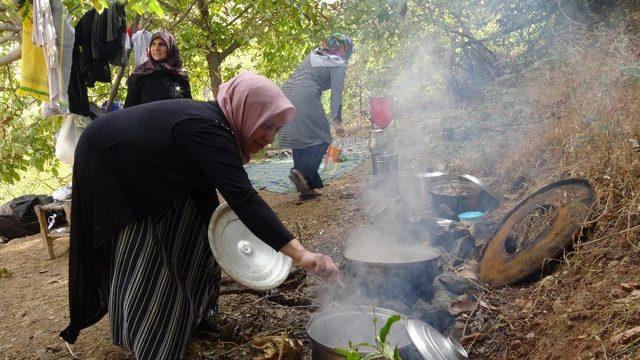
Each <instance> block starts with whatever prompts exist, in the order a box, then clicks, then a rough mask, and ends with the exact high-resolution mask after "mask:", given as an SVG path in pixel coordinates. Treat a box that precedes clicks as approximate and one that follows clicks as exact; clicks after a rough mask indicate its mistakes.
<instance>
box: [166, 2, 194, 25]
mask: <svg viewBox="0 0 640 360" xmlns="http://www.w3.org/2000/svg"><path fill="white" fill-rule="evenodd" d="M195 4H196V3H195V2H192V3H191V5H189V8H188V9H187V11H185V12H184V14H182V16H180V17H179V18H178V20H176V21H175V22H174V23H173V24H171V25H170V26H169V28H168V29H167V30H173V29H174V28H175V27H176V26H178V25H179V24H180V23H181V22H183V21H184V19H186V18H187V16H189V13H190V12H191V9H193V6H194V5H195Z"/></svg>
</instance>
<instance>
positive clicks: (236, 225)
mask: <svg viewBox="0 0 640 360" xmlns="http://www.w3.org/2000/svg"><path fill="white" fill-rule="evenodd" d="M209 246H210V247H211V251H212V252H213V256H214V258H215V259H216V261H217V262H218V264H219V265H220V267H221V268H222V270H224V272H225V273H226V274H227V275H229V277H231V278H232V279H233V280H235V281H236V282H238V283H240V284H242V285H244V286H246V287H248V288H251V289H255V290H269V289H273V288H276V287H278V286H279V285H280V284H282V283H283V282H284V281H285V280H286V278H287V276H288V275H289V271H290V270H291V263H292V260H291V258H290V257H288V256H286V255H284V254H282V253H280V252H277V251H275V250H273V248H271V247H270V246H269V245H267V244H266V243H265V242H263V241H262V240H260V239H258V238H257V237H256V236H255V235H254V234H253V233H252V232H251V230H249V229H248V228H247V227H246V226H245V225H244V224H243V223H242V221H240V219H239V218H238V216H237V215H236V214H235V213H234V212H233V210H231V207H230V206H229V205H228V204H227V203H226V202H225V203H222V204H221V205H220V206H218V208H217V209H216V211H214V212H213V215H212V216H211V221H210V222H209Z"/></svg>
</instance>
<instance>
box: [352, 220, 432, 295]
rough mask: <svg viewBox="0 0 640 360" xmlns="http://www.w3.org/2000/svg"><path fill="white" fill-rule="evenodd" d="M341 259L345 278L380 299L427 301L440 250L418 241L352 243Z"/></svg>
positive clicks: (430, 293)
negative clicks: (419, 243) (412, 242)
mask: <svg viewBox="0 0 640 360" xmlns="http://www.w3.org/2000/svg"><path fill="white" fill-rule="evenodd" d="M364 234H366V232H365V233H364ZM344 258H345V260H346V264H345V265H346V267H345V270H346V271H345V275H346V279H347V280H348V281H350V282H351V283H352V284H353V285H354V286H357V287H358V288H359V289H362V290H363V291H364V292H365V293H367V294H368V295H371V296H375V297H378V298H380V299H403V300H404V301H405V302H406V303H414V302H415V301H416V300H417V299H418V298H422V299H425V300H430V299H431V298H432V297H433V293H432V287H433V279H435V277H436V276H437V275H438V274H439V273H440V272H442V270H441V267H440V262H439V259H440V253H439V252H438V251H437V250H436V249H435V248H430V247H427V246H424V245H418V244H403V243H385V244H384V245H383V244H373V245H372V244H370V243H366V242H361V243H355V244H352V245H350V246H348V247H347V248H346V249H345V251H344Z"/></svg>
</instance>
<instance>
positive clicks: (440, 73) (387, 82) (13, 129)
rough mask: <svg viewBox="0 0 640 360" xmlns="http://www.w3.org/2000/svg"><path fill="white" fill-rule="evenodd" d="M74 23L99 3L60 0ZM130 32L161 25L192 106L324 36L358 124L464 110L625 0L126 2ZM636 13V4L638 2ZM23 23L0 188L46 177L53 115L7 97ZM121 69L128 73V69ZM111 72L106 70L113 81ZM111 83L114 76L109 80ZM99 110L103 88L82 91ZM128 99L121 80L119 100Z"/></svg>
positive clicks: (7, 70)
mask: <svg viewBox="0 0 640 360" xmlns="http://www.w3.org/2000/svg"><path fill="white" fill-rule="evenodd" d="M64 4H65V6H66V7H67V9H68V10H69V12H70V15H71V18H72V24H74V25H75V22H76V21H77V20H78V19H79V18H80V17H81V16H82V15H83V14H84V13H85V12H86V11H87V10H89V9H91V8H92V7H93V8H96V9H97V10H102V9H103V8H104V7H106V6H107V5H108V4H107V2H106V0H92V1H91V2H84V1H81V0H69V1H64ZM125 4H126V10H127V17H128V24H129V26H131V25H130V24H133V23H134V22H136V21H140V23H142V24H144V25H145V26H146V28H148V29H150V30H155V29H166V30H169V31H171V32H172V33H173V34H174V35H175V36H176V38H177V40H178V46H179V48H180V51H181V53H182V55H183V58H184V60H185V69H186V70H187V71H188V73H189V77H190V79H191V83H192V94H193V96H194V98H196V99H205V98H207V97H211V96H212V94H215V92H216V90H217V87H218V85H219V84H220V83H221V82H222V81H225V80H227V79H229V78H230V77H232V76H233V75H235V74H237V73H238V72H239V71H241V70H252V71H256V72H259V73H262V74H264V75H265V76H268V77H270V78H272V79H274V80H275V81H276V82H282V81H284V80H285V79H286V78H287V76H288V75H289V74H290V73H291V72H292V71H293V69H294V68H295V66H296V65H297V64H298V62H299V61H300V60H301V59H302V58H303V57H304V56H306V55H307V54H308V52H309V51H310V50H311V49H312V48H314V47H316V46H318V45H319V44H320V42H321V41H322V39H323V38H324V37H325V36H327V35H328V34H329V33H331V32H336V31H338V32H344V33H346V34H348V35H349V36H350V37H351V38H352V39H353V41H354V43H355V53H354V56H353V58H352V61H351V64H350V70H349V72H348V83H347V88H346V93H345V113H346V114H347V115H346V119H347V123H348V121H349V119H356V118H358V116H359V114H360V113H361V111H362V110H364V109H365V108H366V105H364V103H365V101H366V100H365V99H367V98H368V97H369V96H372V95H373V96H376V95H381V94H393V95H394V96H395V97H397V98H399V99H401V100H404V101H407V102H410V103H412V104H414V105H415V106H421V105H425V104H427V103H428V102H430V101H434V100H433V99H440V100H444V101H446V103H448V104H450V105H456V104H461V103H464V102H466V101H469V100H470V99H473V98H474V97H476V96H478V94H479V93H481V91H482V89H483V88H484V86H485V85H486V84H487V83H489V82H491V81H494V80H495V79H496V78H500V77H504V76H508V75H510V74H514V73H518V72H520V71H523V70H524V69H526V68H527V67H528V66H530V65H531V64H533V63H535V61H537V60H538V59H540V58H541V57H544V56H546V55H545V50H546V49H548V47H549V46H550V45H551V44H552V43H553V41H554V36H553V34H554V33H555V32H557V31H571V29H573V28H584V27H590V26H596V24H598V23H602V22H605V21H608V18H609V17H608V15H609V14H611V13H614V12H616V11H625V8H627V7H629V6H630V5H629V4H625V2H623V1H604V0H514V1H502V0H460V1H458V0H456V1H453V0H406V1H405V0H338V1H318V0H250V1H248V0H239V1H218V0H215V1H209V0H173V1H169V0H132V1H127V2H126V3H125ZM635 6H638V5H637V4H636V5H635ZM20 32H21V22H20V18H19V17H18V14H17V10H16V7H15V4H14V3H12V2H11V0H5V3H3V4H2V5H0V65H2V69H1V70H0V89H2V92H1V93H0V110H1V111H2V114H1V115H0V123H1V124H2V129H1V130H2V131H1V132H0V139H1V140H0V141H1V145H0V159H1V166H0V181H2V182H8V183H12V182H15V181H18V180H19V174H20V171H23V170H26V169H28V168H33V167H35V168H37V169H40V170H49V171H50V170H54V169H55V168H56V161H57V160H55V157H54V151H53V148H54V145H55V137H54V134H55V132H56V131H57V129H58V128H59V126H60V120H59V119H57V118H42V117H41V116H40V115H39V111H38V105H39V104H38V103H37V102H36V101H35V100H33V99H30V98H21V97H19V96H17V95H16V94H15V90H16V89H17V86H18V76H19V72H20V68H19V67H20V61H18V60H19V58H20V43H19V41H20ZM131 68H132V67H131V66H129V67H128V68H126V69H125V71H124V74H125V76H126V75H127V74H128V72H130V71H131ZM115 73H116V69H115V68H114V69H112V74H115ZM113 77H115V75H113ZM89 91H90V94H89V95H90V100H91V101H93V102H95V103H98V104H99V103H102V102H103V101H104V100H107V98H108V97H109V93H110V85H109V84H100V85H98V86H96V87H95V88H90V89H89ZM125 94H126V86H125V85H124V83H123V84H122V86H120V87H119V90H118V93H117V95H116V98H119V99H123V98H124V96H125Z"/></svg>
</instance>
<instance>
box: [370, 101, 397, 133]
mask: <svg viewBox="0 0 640 360" xmlns="http://www.w3.org/2000/svg"><path fill="white" fill-rule="evenodd" d="M369 104H370V105H371V122H372V123H373V124H374V125H375V126H376V127H378V128H380V129H384V128H386V127H387V126H389V123H391V120H393V97H391V96H385V97H379V98H371V99H369Z"/></svg>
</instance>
